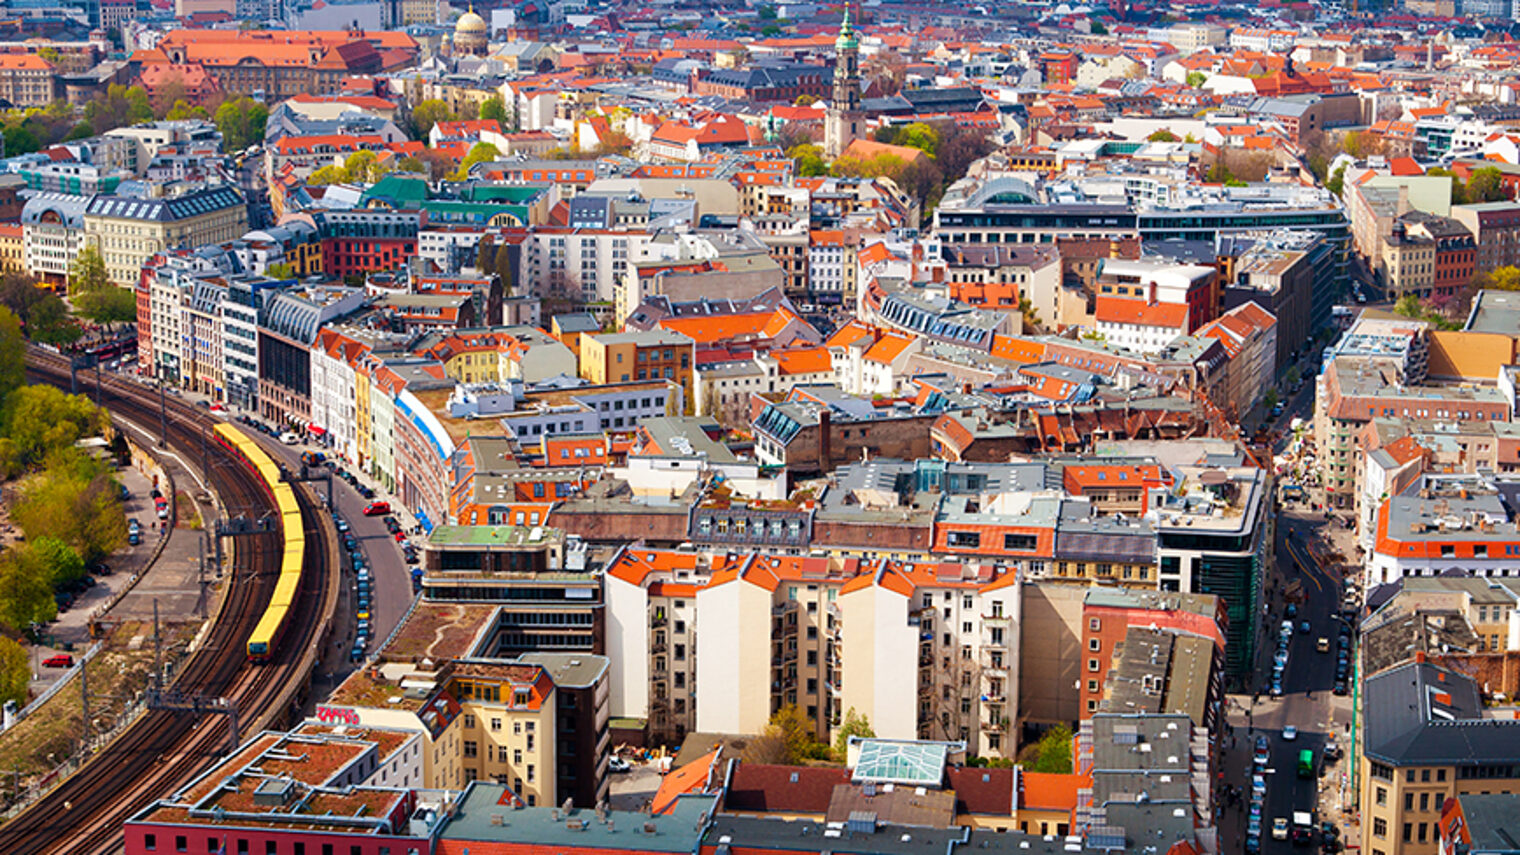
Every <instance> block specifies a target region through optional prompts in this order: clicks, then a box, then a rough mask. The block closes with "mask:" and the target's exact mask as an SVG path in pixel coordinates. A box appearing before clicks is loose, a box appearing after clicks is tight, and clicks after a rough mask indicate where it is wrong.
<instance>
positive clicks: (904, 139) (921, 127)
mask: <svg viewBox="0 0 1520 855" xmlns="http://www.w3.org/2000/svg"><path fill="white" fill-rule="evenodd" d="M892 143H893V145H900V146H907V147H908V148H916V149H918V150H919V151H921V152H923V153H924V154H927V155H929V156H930V157H933V156H934V153H935V152H936V151H937V150H938V149H939V131H937V130H935V128H934V126H933V125H928V124H925V123H923V122H914V123H913V124H911V125H903V126H902V127H901V128H898V129H897V133H896V134H895V135H894V136H893V139H892Z"/></svg>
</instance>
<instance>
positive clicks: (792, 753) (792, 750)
mask: <svg viewBox="0 0 1520 855" xmlns="http://www.w3.org/2000/svg"><path fill="white" fill-rule="evenodd" d="M765 733H766V735H767V736H772V737H776V738H778V739H780V740H781V744H782V746H783V747H784V748H785V749H786V750H785V758H784V759H783V760H782V762H783V763H785V764H786V765H789V766H798V765H801V764H802V762H803V761H805V760H812V759H818V758H822V757H826V756H827V755H828V752H829V746H827V745H825V744H823V743H822V742H819V741H818V738H817V736H816V735H815V733H814V727H813V723H812V722H810V721H808V720H807V718H805V717H804V716H803V715H802V713H801V712H800V711H798V709H797V705H796V704H787V705H786V706H784V707H782V708H781V709H778V710H776V712H775V713H774V714H773V715H771V720H770V724H768V725H766V728H765Z"/></svg>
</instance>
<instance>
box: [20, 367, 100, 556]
mask: <svg viewBox="0 0 1520 855" xmlns="http://www.w3.org/2000/svg"><path fill="white" fill-rule="evenodd" d="M26 388H28V389H36V388H41V387H37V386H28V387H26ZM49 461H50V464H49V465H48V467H47V468H46V469H44V470H43V471H42V473H41V474H40V475H39V476H37V477H35V478H32V479H30V480H28V482H27V484H26V485H25V486H24V487H23V489H22V491H21V498H20V500H18V501H17V502H16V503H15V505H14V506H13V508H12V514H13V517H14V518H15V520H16V524H17V525H19V526H21V530H22V531H24V532H26V537H27V540H28V541H37V540H39V539H42V538H48V537H51V538H55V539H57V540H60V541H62V542H63V543H65V544H67V545H68V546H70V547H73V549H74V550H75V551H77V552H78V553H79V555H80V556H81V557H82V558H83V559H84V560H85V562H86V563H92V562H95V561H98V560H100V559H101V558H104V557H105V556H107V555H110V554H111V553H112V552H114V551H116V549H118V548H119V547H120V546H121V545H122V544H123V543H125V542H126V532H125V531H124V529H125V523H124V521H123V516H122V512H121V500H120V498H119V496H120V487H119V486H118V485H117V483H116V482H115V481H114V480H112V478H111V477H110V475H109V474H108V473H107V472H106V471H105V467H104V465H102V464H101V463H100V462H99V461H97V460H95V459H94V458H93V457H90V456H88V455H85V454H83V453H80V452H79V451H77V450H75V449H72V448H70V449H68V450H67V451H65V452H56V453H54V454H53V455H51V456H50V457H49ZM21 558H22V560H23V561H24V562H25V561H38V562H39V563H44V561H43V559H42V558H40V557H37V556H29V555H26V554H23V555H22V556H21ZM45 566H46V567H48V568H49V574H50V573H51V568H52V567H53V566H54V565H53V564H51V563H47V564H46V565H45ZM49 581H51V576H50V575H49Z"/></svg>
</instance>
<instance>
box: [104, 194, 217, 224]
mask: <svg viewBox="0 0 1520 855" xmlns="http://www.w3.org/2000/svg"><path fill="white" fill-rule="evenodd" d="M242 205H243V196H242V194H240V193H238V191H237V190H235V189H233V188H232V187H228V186H226V185H222V186H218V187H208V188H206V189H204V190H197V191H195V192H193V193H186V194H185V195H183V196H174V197H170V198H150V199H139V198H134V197H132V196H116V195H103V196H96V197H95V198H93V199H91V200H90V206H89V207H88V208H86V209H85V216H87V217H113V218H116V219H129V220H152V221H156V222H161V223H165V222H174V221H176V220H186V219H189V218H191V217H197V216H200V215H201V214H209V213H211V212H213V211H221V210H225V209H227V208H236V207H240V206H242Z"/></svg>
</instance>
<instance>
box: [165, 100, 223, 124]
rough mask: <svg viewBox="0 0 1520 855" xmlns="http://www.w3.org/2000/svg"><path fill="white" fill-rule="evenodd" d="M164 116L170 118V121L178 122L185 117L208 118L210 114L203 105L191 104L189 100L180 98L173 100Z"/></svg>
mask: <svg viewBox="0 0 1520 855" xmlns="http://www.w3.org/2000/svg"><path fill="white" fill-rule="evenodd" d="M164 118H165V119H168V120H170V121H171V122H178V121H183V120H185V119H210V118H211V114H210V113H208V112H206V108H205V107H202V106H201V105H199V104H193V105H192V104H191V103H190V102H188V101H186V100H184V99H183V98H181V99H180V100H178V101H175V102H174V105H173V106H171V107H170V108H169V110H168V111H167V112H166V113H164Z"/></svg>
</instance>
